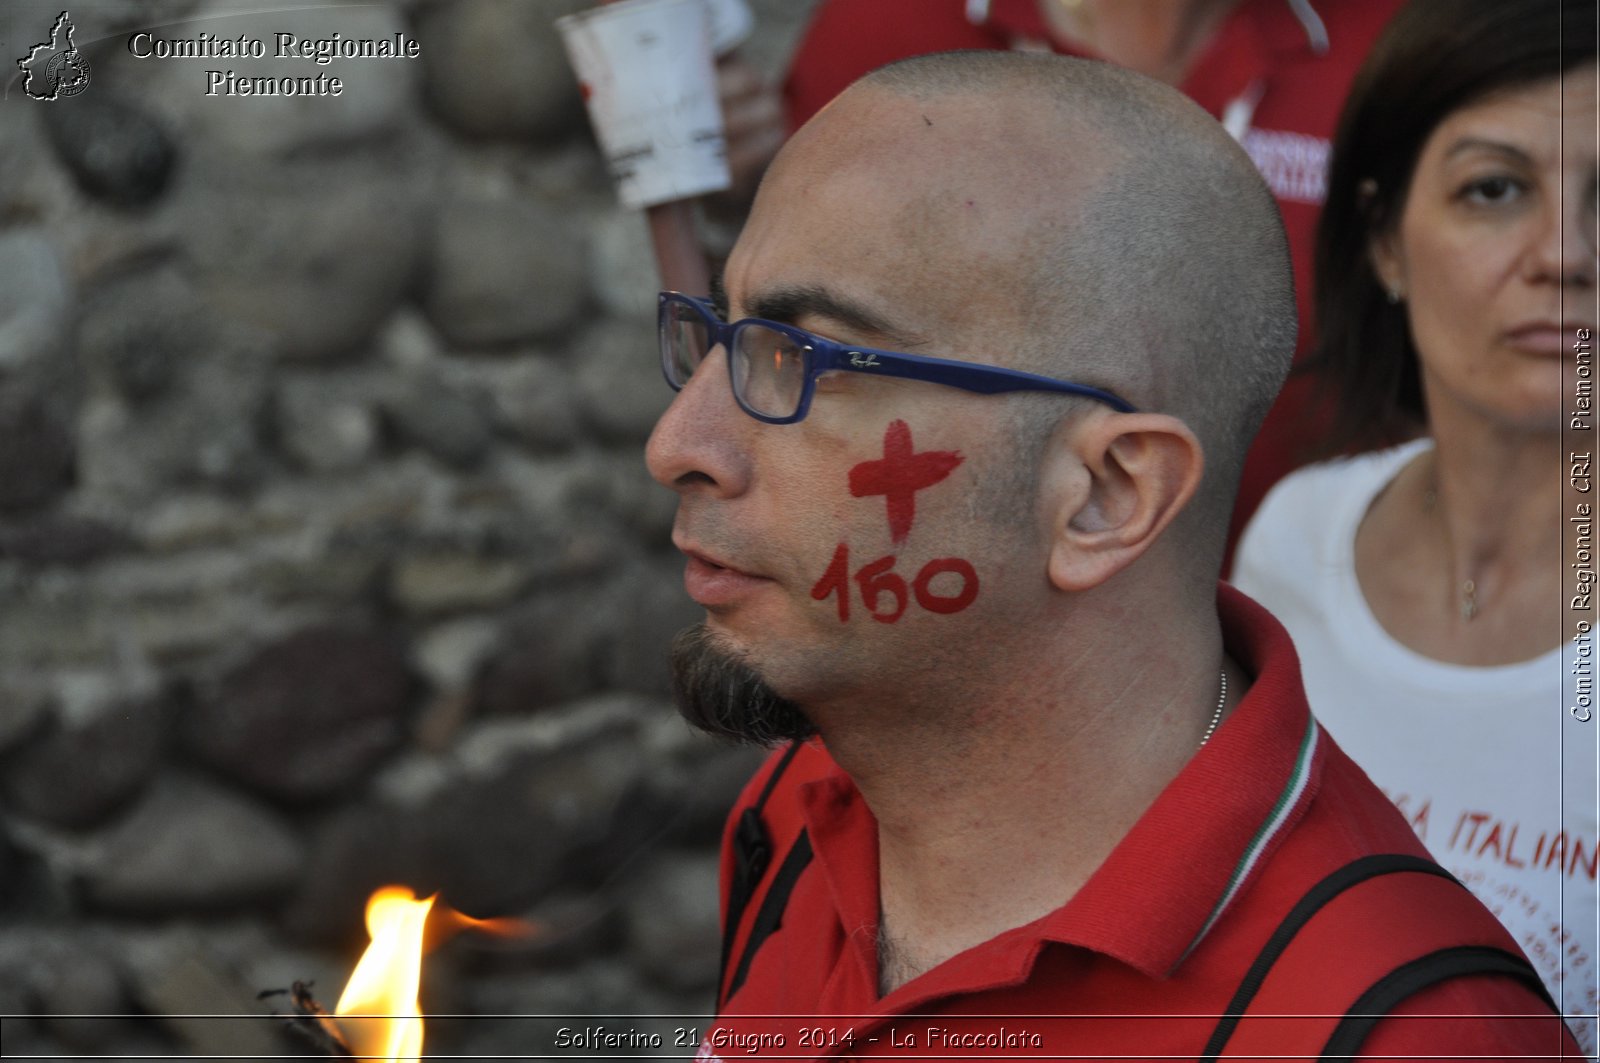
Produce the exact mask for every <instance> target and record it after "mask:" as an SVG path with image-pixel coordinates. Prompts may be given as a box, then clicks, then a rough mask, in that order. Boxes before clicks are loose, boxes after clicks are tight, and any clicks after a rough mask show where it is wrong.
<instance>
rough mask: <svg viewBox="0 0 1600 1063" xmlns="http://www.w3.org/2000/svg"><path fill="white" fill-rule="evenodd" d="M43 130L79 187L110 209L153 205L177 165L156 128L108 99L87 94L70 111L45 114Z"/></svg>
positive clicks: (123, 103)
mask: <svg viewBox="0 0 1600 1063" xmlns="http://www.w3.org/2000/svg"><path fill="white" fill-rule="evenodd" d="M44 127H45V131H46V132H47V133H48V134H49V137H50V144H51V146H52V147H53V148H55V152H56V157H57V158H58V159H59V160H60V161H61V163H62V165H63V166H65V167H66V169H67V172H68V173H70V174H72V179H73V180H74V181H75V182H76V183H77V185H78V187H79V188H80V189H82V190H83V191H84V192H85V193H86V194H88V195H90V196H92V197H94V198H95V199H98V200H101V201H103V202H106V203H110V204H112V205H113V206H118V207H139V206H144V205H145V204H147V203H150V202H152V201H154V200H155V199H156V198H157V197H159V196H160V195H161V194H162V193H163V192H164V191H166V188H167V185H168V182H169V181H170V179H171V177H172V172H173V169H174V167H175V166H176V165H177V161H178V149H177V146H176V145H175V144H173V142H172V138H171V137H169V136H168V135H167V132H166V130H165V129H163V128H162V125H161V123H160V122H158V121H157V120H156V119H155V118H154V117H152V116H151V115H150V114H149V113H147V112H146V111H144V110H143V109H142V108H140V107H137V106H135V105H133V104H131V103H129V102H127V100H126V99H123V98H121V97H119V96H116V95H113V94H111V93H96V92H91V93H87V94H85V95H84V97H83V98H82V99H81V100H74V101H73V103H72V106H70V107H51V108H47V109H46V114H45V123H44Z"/></svg>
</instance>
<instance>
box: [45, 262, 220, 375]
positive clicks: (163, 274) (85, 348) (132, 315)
mask: <svg viewBox="0 0 1600 1063" xmlns="http://www.w3.org/2000/svg"><path fill="white" fill-rule="evenodd" d="M204 316H205V315H204V308H203V307H202V305H201V303H200V300H199V296H198V294H197V293H196V292H195V290H194V287H193V285H191V284H190V283H189V282H188V281H187V280H186V279H185V278H183V277H182V276H181V275H180V274H179V273H178V272H177V271H176V270H174V269H170V268H168V269H159V270H140V271H138V272H130V273H126V274H123V275H121V276H118V277H115V278H113V279H111V280H109V281H107V282H106V283H105V284H104V285H101V286H99V287H98V288H97V289H96V290H94V291H92V292H91V293H89V294H88V295H87V297H86V298H85V299H84V301H83V305H82V308H81V310H80V312H79V318H78V323H77V334H76V347H77V352H78V357H79V358H80V359H81V360H82V361H83V362H84V363H85V364H86V365H87V366H88V367H90V369H91V370H92V371H93V372H95V373H96V374H97V375H99V376H100V377H101V378H102V379H103V380H105V381H106V382H107V383H109V384H110V385H111V386H112V387H113V388H115V389H116V390H117V392H118V393H119V394H121V395H123V396H124V397H125V398H127V399H129V400H130V401H133V402H142V401H145V400H148V399H151V398H155V397H156V396H158V395H160V394H162V393H163V392H165V391H166V390H167V389H168V388H169V387H171V385H172V384H173V382H174V380H175V379H176V378H178V377H179V376H180V375H181V374H183V373H184V372H185V370H186V368H187V367H188V366H190V365H192V364H194V363H195V362H196V361H197V360H198V359H199V358H201V357H203V356H204V355H205V354H206V353H208V348H209V346H210V345H209V343H208V338H209V337H208V334H209V332H210V330H209V329H208V328H207V327H206V324H205V320H204Z"/></svg>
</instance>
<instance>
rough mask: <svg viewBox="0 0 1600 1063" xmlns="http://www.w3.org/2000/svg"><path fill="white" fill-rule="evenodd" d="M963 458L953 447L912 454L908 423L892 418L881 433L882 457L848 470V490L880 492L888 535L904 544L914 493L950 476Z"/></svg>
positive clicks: (860, 493) (867, 495) (913, 515)
mask: <svg viewBox="0 0 1600 1063" xmlns="http://www.w3.org/2000/svg"><path fill="white" fill-rule="evenodd" d="M964 460H966V459H964V458H963V457H962V456H961V454H960V452H959V451H954V450H925V451H923V452H922V453H921V454H917V453H915V452H914V448H913V447H912V445H911V426H910V425H908V424H906V423H905V422H904V421H891V422H890V423H889V427H888V428H887V429H886V430H885V431H884V433H883V457H881V458H875V459H873V460H872V461H864V462H862V463H861V464H860V465H857V466H856V467H855V468H853V469H851V470H850V493H851V494H852V495H854V496H855V497H856V498H870V497H872V496H873V495H882V496H883V498H884V502H885V504H886V505H887V507H888V510H889V538H890V539H891V540H893V541H894V542H896V543H903V542H905V541H906V536H908V535H910V534H911V524H912V522H913V521H914V520H915V519H916V516H917V503H916V495H917V492H918V491H920V490H922V489H923V488H924V487H932V486H933V485H934V484H936V483H938V482H939V481H940V480H943V479H944V478H945V477H947V476H949V475H950V473H951V471H952V470H953V469H955V467H956V466H957V465H960V464H961V463H962V462H963V461H964Z"/></svg>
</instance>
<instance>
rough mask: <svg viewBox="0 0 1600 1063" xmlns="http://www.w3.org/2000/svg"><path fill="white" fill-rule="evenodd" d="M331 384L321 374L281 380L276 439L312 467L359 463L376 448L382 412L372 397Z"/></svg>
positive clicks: (342, 467)
mask: <svg viewBox="0 0 1600 1063" xmlns="http://www.w3.org/2000/svg"><path fill="white" fill-rule="evenodd" d="M342 391H343V389H338V388H330V387H329V386H328V384H327V382H326V381H324V380H321V379H318V378H305V379H289V380H283V381H282V382H281V383H279V385H278V387H277V390H276V392H275V394H274V396H273V403H272V420H273V428H274V432H275V436H276V440H277V444H278V449H280V450H281V451H283V452H284V453H285V454H286V455H287V456H288V457H289V458H290V460H292V461H293V462H294V463H295V464H296V465H298V466H299V467H300V468H302V469H306V470H309V471H311V472H340V471H345V470H349V469H357V468H360V467H361V466H362V465H363V464H364V463H366V462H367V461H368V460H369V459H370V458H371V457H372V455H373V453H374V451H376V449H377V447H378V437H379V432H378V416H377V412H376V410H374V408H373V403H372V402H371V401H370V399H366V398H364V397H361V396H359V395H356V394H352V393H349V392H348V391H345V392H344V393H341V392H342Z"/></svg>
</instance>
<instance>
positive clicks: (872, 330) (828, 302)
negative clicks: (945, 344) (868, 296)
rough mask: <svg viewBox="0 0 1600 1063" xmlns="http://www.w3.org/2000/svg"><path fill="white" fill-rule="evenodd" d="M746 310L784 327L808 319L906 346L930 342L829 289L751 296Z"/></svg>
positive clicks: (816, 288) (780, 289)
mask: <svg viewBox="0 0 1600 1063" xmlns="http://www.w3.org/2000/svg"><path fill="white" fill-rule="evenodd" d="M745 309H746V310H748V311H750V313H751V314H752V315H753V316H755V317H760V318H765V319H766V320H768V321H776V322H779V323H780V324H784V325H798V324H799V323H800V322H801V321H802V320H805V319H807V318H826V319H827V320H829V321H833V322H837V323H838V324H840V325H843V326H844V327H845V328H846V329H847V330H849V331H850V332H854V333H865V334H868V335H871V336H873V337H880V336H881V337H883V338H885V339H888V340H891V341H893V342H895V343H897V344H898V345H899V346H902V347H918V346H922V345H923V344H924V343H925V342H926V341H925V340H924V339H923V338H922V337H921V336H918V335H917V334H916V333H914V332H910V331H908V330H906V329H903V328H901V327H899V326H897V325H895V324H894V323H893V322H891V321H889V320H888V319H887V318H885V317H884V316H883V315H882V314H880V313H878V312H877V311H875V310H873V309H871V308H870V307H867V306H864V305H862V304H861V303H858V302H856V301H855V300H853V299H850V298H847V297H845V296H842V295H837V294H835V293H833V292H830V291H828V290H827V289H826V288H818V287H815V286H803V287H798V288H778V289H775V290H773V291H768V292H760V293H758V294H756V295H754V296H752V297H751V299H750V303H749V305H748V306H747V307H745Z"/></svg>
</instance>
